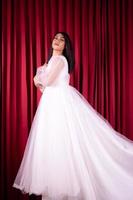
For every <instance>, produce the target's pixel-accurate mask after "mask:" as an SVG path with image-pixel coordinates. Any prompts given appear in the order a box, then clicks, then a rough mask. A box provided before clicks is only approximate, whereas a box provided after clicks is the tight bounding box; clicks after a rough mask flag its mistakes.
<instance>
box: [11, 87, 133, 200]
mask: <svg viewBox="0 0 133 200" xmlns="http://www.w3.org/2000/svg"><path fill="white" fill-rule="evenodd" d="M13 187H16V188H18V189H20V190H22V192H25V193H29V194H36V195H43V199H44V200H45V199H50V200H133V141H131V140H129V139H128V138H126V137H125V136H123V135H121V134H120V133H118V132H116V131H115V130H114V129H113V128H112V126H111V125H110V124H109V123H108V121H107V120H105V119H104V118H103V117H102V116H101V115H100V114H99V113H97V112H96V110H94V109H93V108H92V106H91V105H90V104H89V103H88V102H87V100H86V99H85V98H84V97H83V96H82V95H81V94H80V93H79V92H78V91H77V90H76V89H75V88H74V87H72V86H70V85H66V86H65V85H64V86H63V85H62V86H57V87H56V86H55V87H50V86H49V87H46V89H45V90H44V93H43V95H42V97H41V99H40V102H39V105H38V108H37V111H36V114H35V116H34V119H33V122H32V126H31V130H30V135H29V138H28V141H27V145H26V148H25V152H24V156H23V160H22V163H21V166H20V168H19V171H18V174H17V176H16V179H15V182H14V184H13ZM45 196H46V197H45Z"/></svg>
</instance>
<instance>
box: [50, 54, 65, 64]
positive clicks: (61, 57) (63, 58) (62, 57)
mask: <svg viewBox="0 0 133 200" xmlns="http://www.w3.org/2000/svg"><path fill="white" fill-rule="evenodd" d="M51 59H52V60H53V59H54V60H63V61H64V62H65V63H67V59H66V57H65V56H64V55H55V56H54V55H53V56H51Z"/></svg>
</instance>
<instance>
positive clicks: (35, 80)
mask: <svg viewBox="0 0 133 200" xmlns="http://www.w3.org/2000/svg"><path fill="white" fill-rule="evenodd" d="M33 80H34V84H35V86H36V87H38V88H39V89H40V91H41V92H42V93H43V91H44V86H43V85H42V84H41V82H39V81H38V79H37V76H35V77H34V79H33Z"/></svg>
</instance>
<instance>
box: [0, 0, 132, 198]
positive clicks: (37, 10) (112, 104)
mask: <svg viewBox="0 0 133 200" xmlns="http://www.w3.org/2000/svg"><path fill="white" fill-rule="evenodd" d="M56 31H66V32H68V34H69V35H70V37H71V39H72V42H73V46H74V50H75V70H74V72H73V74H72V75H71V84H72V85H73V86H74V87H76V88H77V89H78V90H79V91H80V92H81V93H82V94H83V95H84V96H85V97H86V98H87V100H88V101H89V103H90V104H91V105H92V106H93V107H94V108H95V109H96V110H97V111H98V112H100V113H101V114H102V115H103V116H104V117H105V118H106V119H107V120H108V121H109V122H110V123H111V124H112V126H113V127H114V128H115V129H116V130H117V131H119V132H121V133H122V134H124V135H126V136H127V137H128V138H130V139H133V124H132V122H133V115H132V113H133V88H132V77H133V1H132V0H97V1H96V0H82V1H81V0H3V4H2V134H1V140H0V141H1V144H0V148H1V161H2V162H1V186H0V188H1V189H2V192H1V195H2V198H1V199H7V200H11V199H13V200H19V199H23V200H26V199H29V197H28V195H22V194H21V193H20V191H18V190H16V189H14V188H12V184H13V181H14V178H15V176H16V173H17V170H18V167H19V165H20V161H21V159H22V155H23V152H24V148H25V144H26V141H27V138H28V134H29V130H30V126H31V122H32V119H33V116H34V114H35V111H36V108H37V104H38V102H39V99H40V95H41V93H39V91H37V89H36V87H35V86H34V84H33V77H34V75H35V72H36V67H37V66H40V65H42V64H43V63H44V62H45V59H46V58H47V55H48V49H49V47H50V44H51V38H52V36H53V35H54V33H55V32H56ZM30 198H31V199H32V198H33V199H36V197H32V196H31V197H30Z"/></svg>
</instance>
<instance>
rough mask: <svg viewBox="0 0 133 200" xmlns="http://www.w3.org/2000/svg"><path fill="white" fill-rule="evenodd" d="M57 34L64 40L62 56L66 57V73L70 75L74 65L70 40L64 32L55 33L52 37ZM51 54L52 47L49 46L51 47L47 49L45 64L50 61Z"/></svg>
mask: <svg viewBox="0 0 133 200" xmlns="http://www.w3.org/2000/svg"><path fill="white" fill-rule="evenodd" d="M58 33H61V34H62V35H63V36H64V39H65V47H64V50H63V53H62V55H64V56H65V57H66V59H67V62H68V73H71V72H72V71H73V68H74V64H75V59H74V52H73V48H72V42H71V40H70V37H69V35H68V34H67V33H66V32H57V33H56V34H55V35H54V37H55V36H56V35H57V34H58ZM54 37H53V39H54ZM52 54H53V48H52V45H51V47H50V49H49V54H48V59H47V63H48V61H49V60H50V58H51V56H52Z"/></svg>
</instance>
